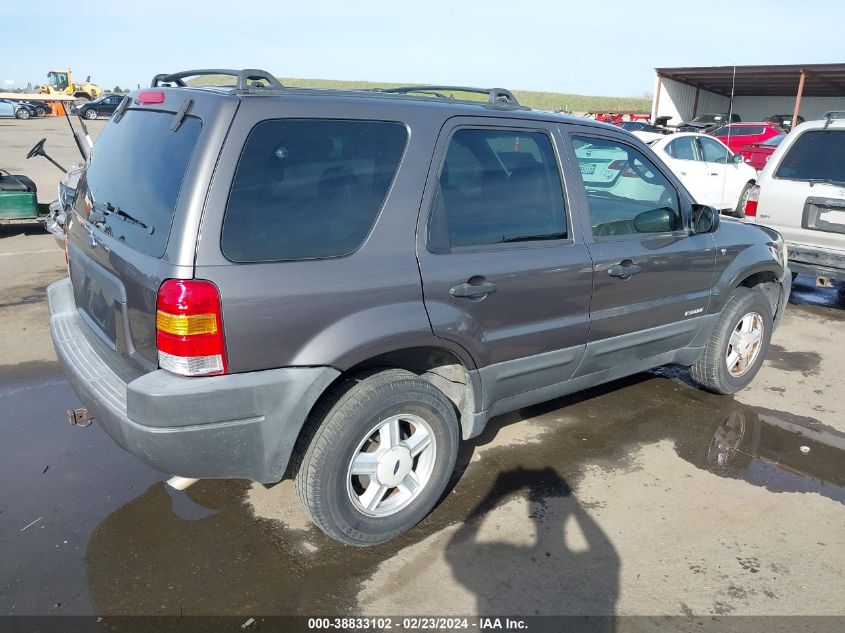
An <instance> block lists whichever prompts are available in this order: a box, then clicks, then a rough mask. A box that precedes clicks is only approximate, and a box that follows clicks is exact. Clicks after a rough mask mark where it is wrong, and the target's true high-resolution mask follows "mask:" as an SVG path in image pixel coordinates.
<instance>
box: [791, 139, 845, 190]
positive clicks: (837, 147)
mask: <svg viewBox="0 0 845 633" xmlns="http://www.w3.org/2000/svg"><path fill="white" fill-rule="evenodd" d="M775 178H783V179H785V180H833V181H835V182H845V130H808V131H807V132H804V133H803V134H802V135H801V136H799V137H798V138H797V139H796V140H795V142H794V143H793V144H792V147H790V148H789V149H788V151H787V153H786V156H784V157H783V160H782V161H781V163H780V167H778V170H777V173H776V174H775Z"/></svg>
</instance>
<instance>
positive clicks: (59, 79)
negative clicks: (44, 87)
mask: <svg viewBox="0 0 845 633" xmlns="http://www.w3.org/2000/svg"><path fill="white" fill-rule="evenodd" d="M47 83H49V84H50V85H51V86H53V87H54V88H56V89H57V90H64V89H65V88H67V73H53V72H50V73H47Z"/></svg>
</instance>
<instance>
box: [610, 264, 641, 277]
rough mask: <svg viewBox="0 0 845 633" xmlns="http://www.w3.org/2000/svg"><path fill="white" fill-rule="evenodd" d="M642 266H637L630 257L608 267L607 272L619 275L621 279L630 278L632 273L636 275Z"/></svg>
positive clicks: (614, 275)
mask: <svg viewBox="0 0 845 633" xmlns="http://www.w3.org/2000/svg"><path fill="white" fill-rule="evenodd" d="M641 270H642V268H641V267H640V266H637V265H636V264H635V263H634V262H632V261H631V260H630V259H625V260H623V261H621V262H619V263H618V264H613V266H611V267H610V268H608V269H607V274H608V275H610V276H611V277H619V278H620V279H628V278H630V277H631V275H636V274H637V273H638V272H640V271H641Z"/></svg>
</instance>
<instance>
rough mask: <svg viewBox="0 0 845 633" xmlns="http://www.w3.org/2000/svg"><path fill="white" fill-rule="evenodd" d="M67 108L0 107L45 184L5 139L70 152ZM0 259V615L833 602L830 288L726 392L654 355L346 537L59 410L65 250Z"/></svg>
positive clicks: (29, 241) (0, 242) (814, 608)
mask: <svg viewBox="0 0 845 633" xmlns="http://www.w3.org/2000/svg"><path fill="white" fill-rule="evenodd" d="M59 123H62V124H64V125H65V126H66V122H64V121H58V120H53V121H49V122H46V121H24V122H14V124H13V126H12V127H13V128H14V129H13V130H12V131H10V130H9V125H8V124H7V123H5V122H4V123H2V124H0V126H2V127H0V147H2V148H3V152H2V153H0V156H3V157H4V160H8V157H10V156H11V165H10V167H9V168H10V169H12V168H23V167H26V168H27V172H28V173H32V174H34V175H35V177H36V181H37V182H38V184H39V187H41V186H42V185H43V186H44V190H45V191H50V186H51V185H50V184H49V181H50V179H52V180H53V184H52V187H55V180H56V178H57V172H56V170H55V169H54V168H52V167H51V166H50V165H48V164H46V163H45V165H46V166H45V170H44V171H43V172H42V171H37V170H34V169H31V163H33V161H23V160H18V158H17V157H16V156H17V153H18V152H19V150H23V149H26V148H27V146H28V145H31V144H34V142H35V141H37V140H38V138H40V136H41V135H48V134H50V136H49V141H48V144H47V149H48V150H50V149H51V148H55V149H56V158H57V160H60V162H62V161H67V162H71V161H73V160H74V158H73V151H71V150H73V147H72V145H71V146H67V144H66V143H65V145H64V146H62V147H61V148H60V142H59V141H58V140H57V139H55V136H56V133H57V132H58V131H59V129H58V127H55V126H57V125H58V124H59ZM39 125H40V126H42V127H37V126H39ZM95 125H101V124H99V123H95ZM17 127H20V128H21V129H17ZM23 128H26V129H23ZM16 161H17V162H16ZM42 162H43V161H42ZM47 168H49V169H47ZM50 169H52V172H51V171H50ZM54 172H55V173H54ZM52 196H53V193H52V192H50V193H49V196H47V197H48V198H49V197H52ZM0 266H2V270H3V272H4V274H3V276H2V279H0V350H2V356H0V363H2V365H0V403H2V407H3V411H4V415H3V416H2V417H0V424H1V425H2V426H0V430H2V437H3V440H2V441H0V614H16V615H22V614H91V613H94V614H98V615H109V614H160V615H173V614H180V613H182V614H185V615H188V614H237V615H243V616H245V617H247V616H250V615H255V614H312V615H313V614H344V613H350V614H371V615H385V614H391V615H401V614H416V615H421V614H425V615H434V614H463V615H471V614H491V613H498V614H590V615H600V614H620V615H652V616H654V615H660V616H662V615H668V616H680V618H685V619H686V621H689V622H690V623H691V624H690V627H691V628H694V627H693V626H692V623H693V622H694V621H696V618H700V617H705V616H706V617H710V616H725V615H778V614H791V615H845V602H843V601H842V596H843V594H844V593H845V577H843V573H845V572H843V570H845V530H843V525H845V505H843V504H845V415H843V414H845V397H843V389H842V380H843V376H845V339H843V337H842V328H843V320H845V299H844V298H843V295H842V294H840V293H838V292H837V291H836V290H835V289H816V288H814V287H813V280H812V279H809V278H805V277H799V278H798V279H797V280H796V282H795V286H794V292H793V296H792V299H791V305H790V306H789V309H788V312H787V314H786V316H785V318H784V321H783V323H782V325H781V327H780V329H779V330H778V331H777V332H776V333H775V336H774V339H773V346H772V349H771V351H770V353H769V356H768V358H767V360H766V363H765V365H764V367H763V368H762V370H761V372H760V374H759V375H758V377H757V378H756V379H755V381H754V382H753V383H752V384H751V386H750V387H748V388H747V389H746V390H744V391H742V392H741V393H739V394H738V395H737V396H736V397H719V396H714V395H711V394H708V393H704V392H702V391H700V390H698V389H696V388H694V387H692V386H691V385H690V383H689V380H688V377H687V375H686V372H685V371H684V370H680V369H662V370H658V371H655V372H650V373H644V374H640V375H637V376H634V377H632V378H629V379H626V380H622V381H617V382H614V383H611V384H609V385H605V386H603V387H600V388H597V389H592V390H590V391H587V392H584V393H579V394H575V395H573V396H570V397H567V398H563V399H560V400H556V401H554V402H550V403H546V404H544V405H541V406H536V407H531V408H528V409H524V410H522V411H519V412H516V413H513V414H509V415H506V416H501V417H499V418H496V419H495V420H493V421H492V422H491V424H490V425H489V428H488V429H487V431H486V432H485V433H484V435H483V436H482V437H480V438H477V439H475V440H472V441H469V442H466V443H465V446H464V447H463V450H462V453H461V456H460V458H459V468H458V472H457V473H456V475H455V477H454V478H453V481H452V484H451V488H450V491H449V493H448V495H447V496H446V497H445V498H444V500H443V501H442V502H441V503H440V505H439V506H438V507H437V508H435V510H434V511H433V512H432V513H431V515H430V516H429V517H428V518H426V519H425V520H424V521H423V522H422V523H421V524H420V525H419V526H418V527H416V528H415V529H413V530H411V531H410V532H409V533H407V534H406V535H404V536H403V537H401V538H400V539H398V540H397V541H396V542H393V543H390V544H387V545H383V546H379V547H375V548H371V549H366V550H358V549H349V548H345V547H343V546H341V545H339V544H337V543H335V542H333V541H330V540H329V539H327V538H326V537H325V536H323V535H322V533H321V532H319V531H318V530H317V529H316V528H314V527H312V526H311V525H310V524H309V523H308V522H307V520H306V519H305V517H304V515H303V513H302V511H301V510H300V509H299V506H298V505H297V503H296V500H295V498H294V495H293V493H292V490H291V485H290V483H289V482H283V483H281V484H279V485H277V486H274V487H271V488H265V487H264V486H260V485H257V484H250V483H249V482H244V481H203V482H200V483H199V484H197V485H196V486H194V487H193V488H190V489H189V490H188V491H187V492H186V493H176V492H173V491H171V490H169V489H168V488H166V487H165V486H164V485H163V483H162V481H163V479H164V478H165V477H164V475H162V474H160V473H156V472H154V471H152V470H150V469H149V468H147V467H146V466H144V465H142V464H141V463H139V462H137V461H136V460H135V459H134V458H132V457H131V456H130V455H128V454H126V453H124V452H123V451H121V450H120V449H119V448H118V447H117V446H116V445H115V444H114V443H113V442H112V441H111V440H110V439H109V438H108V437H107V436H106V435H105V434H104V433H103V432H102V431H101V430H100V429H99V428H98V427H97V426H96V424H95V425H93V426H92V427H90V428H88V429H84V430H79V429H74V428H71V427H69V425H68V424H67V422H66V421H65V416H64V411H65V410H66V409H67V408H69V407H73V406H79V405H78V404H77V400H76V398H75V396H74V395H73V392H72V391H71V389H70V387H69V386H68V385H67V383H66V382H65V380H64V379H63V377H62V376H61V373H60V372H59V369H58V366H57V364H56V362H55V356H54V353H53V350H52V345H51V344H50V340H49V333H48V330H47V320H48V313H47V305H46V300H45V288H46V286H47V285H48V284H49V283H51V282H52V281H55V280H57V279H59V278H61V277H62V276H64V274H65V268H64V257H63V254H62V252H61V250H59V248H58V247H57V246H56V245H55V243H54V242H53V240H52V238H51V237H49V236H48V235H46V234H44V233H43V232H42V231H41V230H40V229H39V228H38V227H35V226H33V227H24V226H16V227H0ZM720 440H721V441H725V442H727V443H728V444H730V445H731V447H732V449H731V450H728V451H721V452H720V451H719V450H717V449H716V446H717V445H718V443H719V441H720Z"/></svg>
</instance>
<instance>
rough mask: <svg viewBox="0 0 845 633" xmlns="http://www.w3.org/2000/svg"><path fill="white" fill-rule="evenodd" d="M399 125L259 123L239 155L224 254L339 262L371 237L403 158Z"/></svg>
mask: <svg viewBox="0 0 845 633" xmlns="http://www.w3.org/2000/svg"><path fill="white" fill-rule="evenodd" d="M407 140H408V132H407V130H406V128H405V126H404V125H403V124H401V123H392V122H384V121H345V120H328V119H275V120H270V121H263V122H261V123H259V124H258V125H256V126H255V127H254V128H253V130H252V132H250V135H249V137H248V138H247V141H246V144H245V145H244V149H243V152H242V153H241V158H240V161H239V162H238V167H237V169H236V171H235V178H234V180H233V182H232V189H231V192H230V194H229V202H228V204H227V206H226V214H225V216H224V219H223V233H222V244H221V246H222V249H223V254H224V255H225V256H226V257H227V258H228V259H230V260H232V261H236V262H260V261H292V260H303V259H321V258H327V257H341V256H343V255H348V254H350V253H351V252H352V251H354V250H356V249H357V248H358V247H359V246H361V244H362V243H363V242H364V239H365V238H366V237H367V235H368V234H369V232H370V229H372V227H373V224H374V223H375V220H376V217H377V216H378V214H379V211H380V210H381V208H382V206H383V204H384V200H385V198H386V197H387V192H388V190H389V189H390V185H391V183H392V182H393V178H394V176H395V175H396V170H397V169H398V167H399V161H400V160H401V158H402V154H403V152H404V150H405V144H406V143H407Z"/></svg>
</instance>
